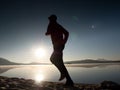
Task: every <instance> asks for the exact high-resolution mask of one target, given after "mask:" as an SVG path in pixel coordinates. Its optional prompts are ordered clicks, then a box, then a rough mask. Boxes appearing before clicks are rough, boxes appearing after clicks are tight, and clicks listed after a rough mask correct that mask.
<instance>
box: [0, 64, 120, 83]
mask: <svg viewBox="0 0 120 90" xmlns="http://www.w3.org/2000/svg"><path fill="white" fill-rule="evenodd" d="M67 69H68V71H69V73H70V75H71V77H72V79H73V81H74V82H76V83H100V82H102V81H103V80H111V81H115V82H117V83H120V64H79V65H70V66H67ZM0 76H7V77H19V78H27V79H34V80H36V82H39V81H41V80H43V81H55V82H57V81H58V79H59V72H58V70H57V69H56V67H55V66H53V65H21V66H0ZM62 82H64V81H62Z"/></svg>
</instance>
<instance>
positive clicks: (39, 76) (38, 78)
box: [35, 74, 44, 83]
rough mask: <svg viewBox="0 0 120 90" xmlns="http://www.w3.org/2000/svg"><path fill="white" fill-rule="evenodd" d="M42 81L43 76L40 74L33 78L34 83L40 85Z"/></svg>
mask: <svg viewBox="0 0 120 90" xmlns="http://www.w3.org/2000/svg"><path fill="white" fill-rule="evenodd" d="M43 80H44V76H43V75H42V74H38V75H36V76H35V81H36V82H37V83H40V82H41V81H43Z"/></svg>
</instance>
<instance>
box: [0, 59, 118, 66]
mask: <svg viewBox="0 0 120 90" xmlns="http://www.w3.org/2000/svg"><path fill="white" fill-rule="evenodd" d="M81 63H82V64H83V63H120V60H116V61H114V60H105V59H100V60H99V59H98V60H93V59H85V60H75V61H66V62H65V64H81ZM40 64H49V63H37V62H33V63H28V64H25V63H15V62H11V61H9V60H7V59H4V58H0V65H40Z"/></svg>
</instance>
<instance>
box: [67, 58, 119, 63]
mask: <svg viewBox="0 0 120 90" xmlns="http://www.w3.org/2000/svg"><path fill="white" fill-rule="evenodd" d="M80 63H120V60H116V61H115V60H105V59H98V60H93V59H85V60H75V61H66V62H65V64H80Z"/></svg>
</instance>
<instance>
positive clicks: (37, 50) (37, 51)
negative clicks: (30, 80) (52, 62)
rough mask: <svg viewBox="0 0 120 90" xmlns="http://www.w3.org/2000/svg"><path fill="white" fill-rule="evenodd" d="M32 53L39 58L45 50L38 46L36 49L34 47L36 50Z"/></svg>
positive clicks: (43, 54)
mask: <svg viewBox="0 0 120 90" xmlns="http://www.w3.org/2000/svg"><path fill="white" fill-rule="evenodd" d="M34 54H35V56H37V57H39V58H42V57H44V56H45V54H46V51H45V49H44V48H38V49H36V50H35V51H34Z"/></svg>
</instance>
